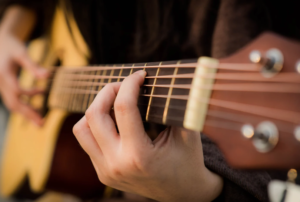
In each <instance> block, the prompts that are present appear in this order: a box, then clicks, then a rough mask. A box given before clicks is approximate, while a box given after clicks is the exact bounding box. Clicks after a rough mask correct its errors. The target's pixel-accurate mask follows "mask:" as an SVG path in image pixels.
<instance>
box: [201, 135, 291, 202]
mask: <svg viewBox="0 0 300 202" xmlns="http://www.w3.org/2000/svg"><path fill="white" fill-rule="evenodd" d="M201 139H202V144H203V154H204V162H205V166H206V167H207V168H208V169H210V170H211V171H213V172H215V173H217V174H218V175H220V176H222V177H223V179H224V187H223V191H222V193H221V195H220V196H219V197H218V198H217V199H216V200H215V202H221V201H222V202H232V201H243V202H257V201H261V202H267V201H268V192H267V185H268V183H269V182H270V181H271V180H272V179H274V178H279V179H282V176H284V175H285V173H284V172H275V171H274V172H272V173H270V172H267V171H263V170H262V171H243V170H236V169H233V168H231V167H230V166H229V165H228V164H227V163H226V161H225V159H224V157H223V155H222V153H221V151H220V150H219V149H218V147H217V146H216V145H215V144H214V143H213V142H212V141H211V140H210V139H209V138H208V137H206V136H205V135H202V136H201Z"/></svg>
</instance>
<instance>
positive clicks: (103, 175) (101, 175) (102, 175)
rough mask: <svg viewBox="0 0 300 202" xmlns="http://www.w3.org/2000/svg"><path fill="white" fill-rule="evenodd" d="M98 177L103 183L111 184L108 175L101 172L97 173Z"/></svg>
mask: <svg viewBox="0 0 300 202" xmlns="http://www.w3.org/2000/svg"><path fill="white" fill-rule="evenodd" d="M98 179H99V180H100V181H101V182H102V183H103V184H105V185H107V186H111V185H112V180H111V178H110V177H109V176H108V175H105V174H103V173H101V174H100V173H99V174H98Z"/></svg>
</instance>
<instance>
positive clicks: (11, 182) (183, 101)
mask: <svg viewBox="0 0 300 202" xmlns="http://www.w3.org/2000/svg"><path fill="white" fill-rule="evenodd" d="M52 28H53V29H52V32H51V37H50V40H43V39H39V40H37V41H35V42H32V44H31V46H30V47H29V53H30V55H31V56H32V58H33V59H34V60H35V61H37V62H39V63H40V64H41V65H43V66H45V67H48V68H50V69H52V68H53V66H55V64H57V59H59V61H60V64H61V66H62V67H61V68H59V69H57V70H55V71H53V77H52V78H51V79H50V80H48V81H35V80H34V79H33V78H32V77H31V75H30V74H29V73H27V72H25V71H23V72H22V76H21V78H20V82H21V85H22V86H23V87H24V88H26V87H28V88H29V87H32V86H38V87H41V88H47V89H49V92H50V93H49V96H35V97H32V98H30V99H29V98H24V100H26V99H27V101H28V103H30V104H31V105H32V106H34V107H35V108H37V109H41V111H43V113H44V114H45V124H44V125H43V126H42V127H37V126H35V125H34V124H32V123H31V122H30V121H29V120H27V119H25V118H24V117H22V116H20V115H18V114H12V115H11V117H10V121H9V126H8V131H7V138H6V143H5V150H4V156H3V161H2V164H1V167H2V168H1V192H2V194H3V195H4V196H10V195H13V194H15V193H18V192H20V190H21V189H22V187H23V186H24V183H25V184H26V182H28V183H29V188H30V190H31V191H32V192H34V193H41V192H43V191H44V190H47V189H54V190H59V191H64V192H68V193H73V194H76V195H79V196H81V197H89V196H91V195H94V194H96V193H98V194H103V190H104V186H103V185H102V184H100V183H99V182H98V180H97V176H96V173H95V171H94V170H93V167H92V165H91V163H90V162H89V158H88V156H87V155H86V154H84V152H83V151H82V150H81V148H80V147H79V145H78V143H76V140H75V139H74V137H73V136H72V134H70V128H69V129H66V126H67V125H72V124H74V123H75V122H76V120H77V118H78V117H77V118H76V117H75V118H74V116H73V117H72V116H71V117H70V116H69V114H70V113H84V112H85V110H86V109H87V108H88V107H89V105H90V104H91V103H92V101H93V99H94V98H95V96H96V94H97V93H98V92H99V91H100V90H101V89H102V88H103V86H105V84H107V83H111V82H121V81H122V80H123V79H124V78H125V77H126V76H128V75H130V74H132V73H134V72H135V71H138V70H141V69H143V70H145V71H147V76H146V79H145V83H144V85H143V86H142V88H141V92H140V96H139V102H138V106H139V108H140V112H141V117H142V118H143V120H144V122H145V123H148V122H150V123H156V124H160V125H174V126H181V127H184V128H187V129H190V130H194V131H200V132H203V133H204V134H206V135H207V136H209V137H210V138H211V139H212V140H213V141H214V142H215V143H216V144H217V145H218V146H219V148H220V149H221V151H222V152H223V154H224V156H225V158H226V159H227V161H228V163H229V164H230V165H231V166H233V167H235V168H247V169H288V168H300V125H299V123H300V105H299V100H300V85H299V83H300V62H299V61H300V60H299V59H300V54H299V53H300V43H298V42H295V41H292V40H288V39H285V38H283V37H281V36H278V35H276V34H273V33H263V34H262V35H260V36H259V37H258V38H257V39H255V40H253V41H252V42H251V43H250V44H248V45H247V46H245V47H244V48H242V49H241V50H240V51H238V52H237V53H235V54H233V55H232V56H229V57H227V58H223V59H219V60H217V59H213V58H208V57H200V58H199V59H195V60H182V61H175V62H174V61H168V62H151V63H142V64H140V63H139V64H123V65H99V66H86V65H87V61H86V59H85V56H88V55H89V50H88V48H87V46H86V44H85V43H84V40H83V38H82V36H81V35H80V32H79V30H78V27H77V25H76V23H75V21H74V18H73V16H72V14H71V13H69V12H65V11H63V10H62V9H61V7H59V8H57V10H56V14H55V18H54V22H53V25H52ZM49 41H50V42H51V43H49ZM45 53H46V54H45ZM83 66H84V67H83ZM52 70H54V69H52ZM68 131H69V132H68ZM68 133H69V134H68ZM54 185H55V186H54ZM57 185H58V186H57ZM101 190H102V191H101ZM107 190H109V189H106V191H104V192H105V193H104V194H106V192H109V191H107Z"/></svg>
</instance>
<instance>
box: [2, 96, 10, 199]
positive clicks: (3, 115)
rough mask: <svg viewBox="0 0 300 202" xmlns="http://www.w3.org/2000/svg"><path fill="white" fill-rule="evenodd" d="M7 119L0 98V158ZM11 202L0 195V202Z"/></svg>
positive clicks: (6, 113) (6, 112)
mask: <svg viewBox="0 0 300 202" xmlns="http://www.w3.org/2000/svg"><path fill="white" fill-rule="evenodd" d="M7 119H8V111H7V109H6V108H5V107H4V106H3V103H2V100H1V98H0V158H1V157H2V151H3V143H4V138H5V129H6V124H7ZM0 160H1V159H0ZM11 201H12V200H8V199H3V198H2V197H1V195H0V202H11Z"/></svg>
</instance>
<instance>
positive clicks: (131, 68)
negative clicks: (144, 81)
mask: <svg viewBox="0 0 300 202" xmlns="http://www.w3.org/2000/svg"><path fill="white" fill-rule="evenodd" d="M133 67H134V63H133V65H132V68H131V70H130V73H129V75H131V74H132V71H133Z"/></svg>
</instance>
